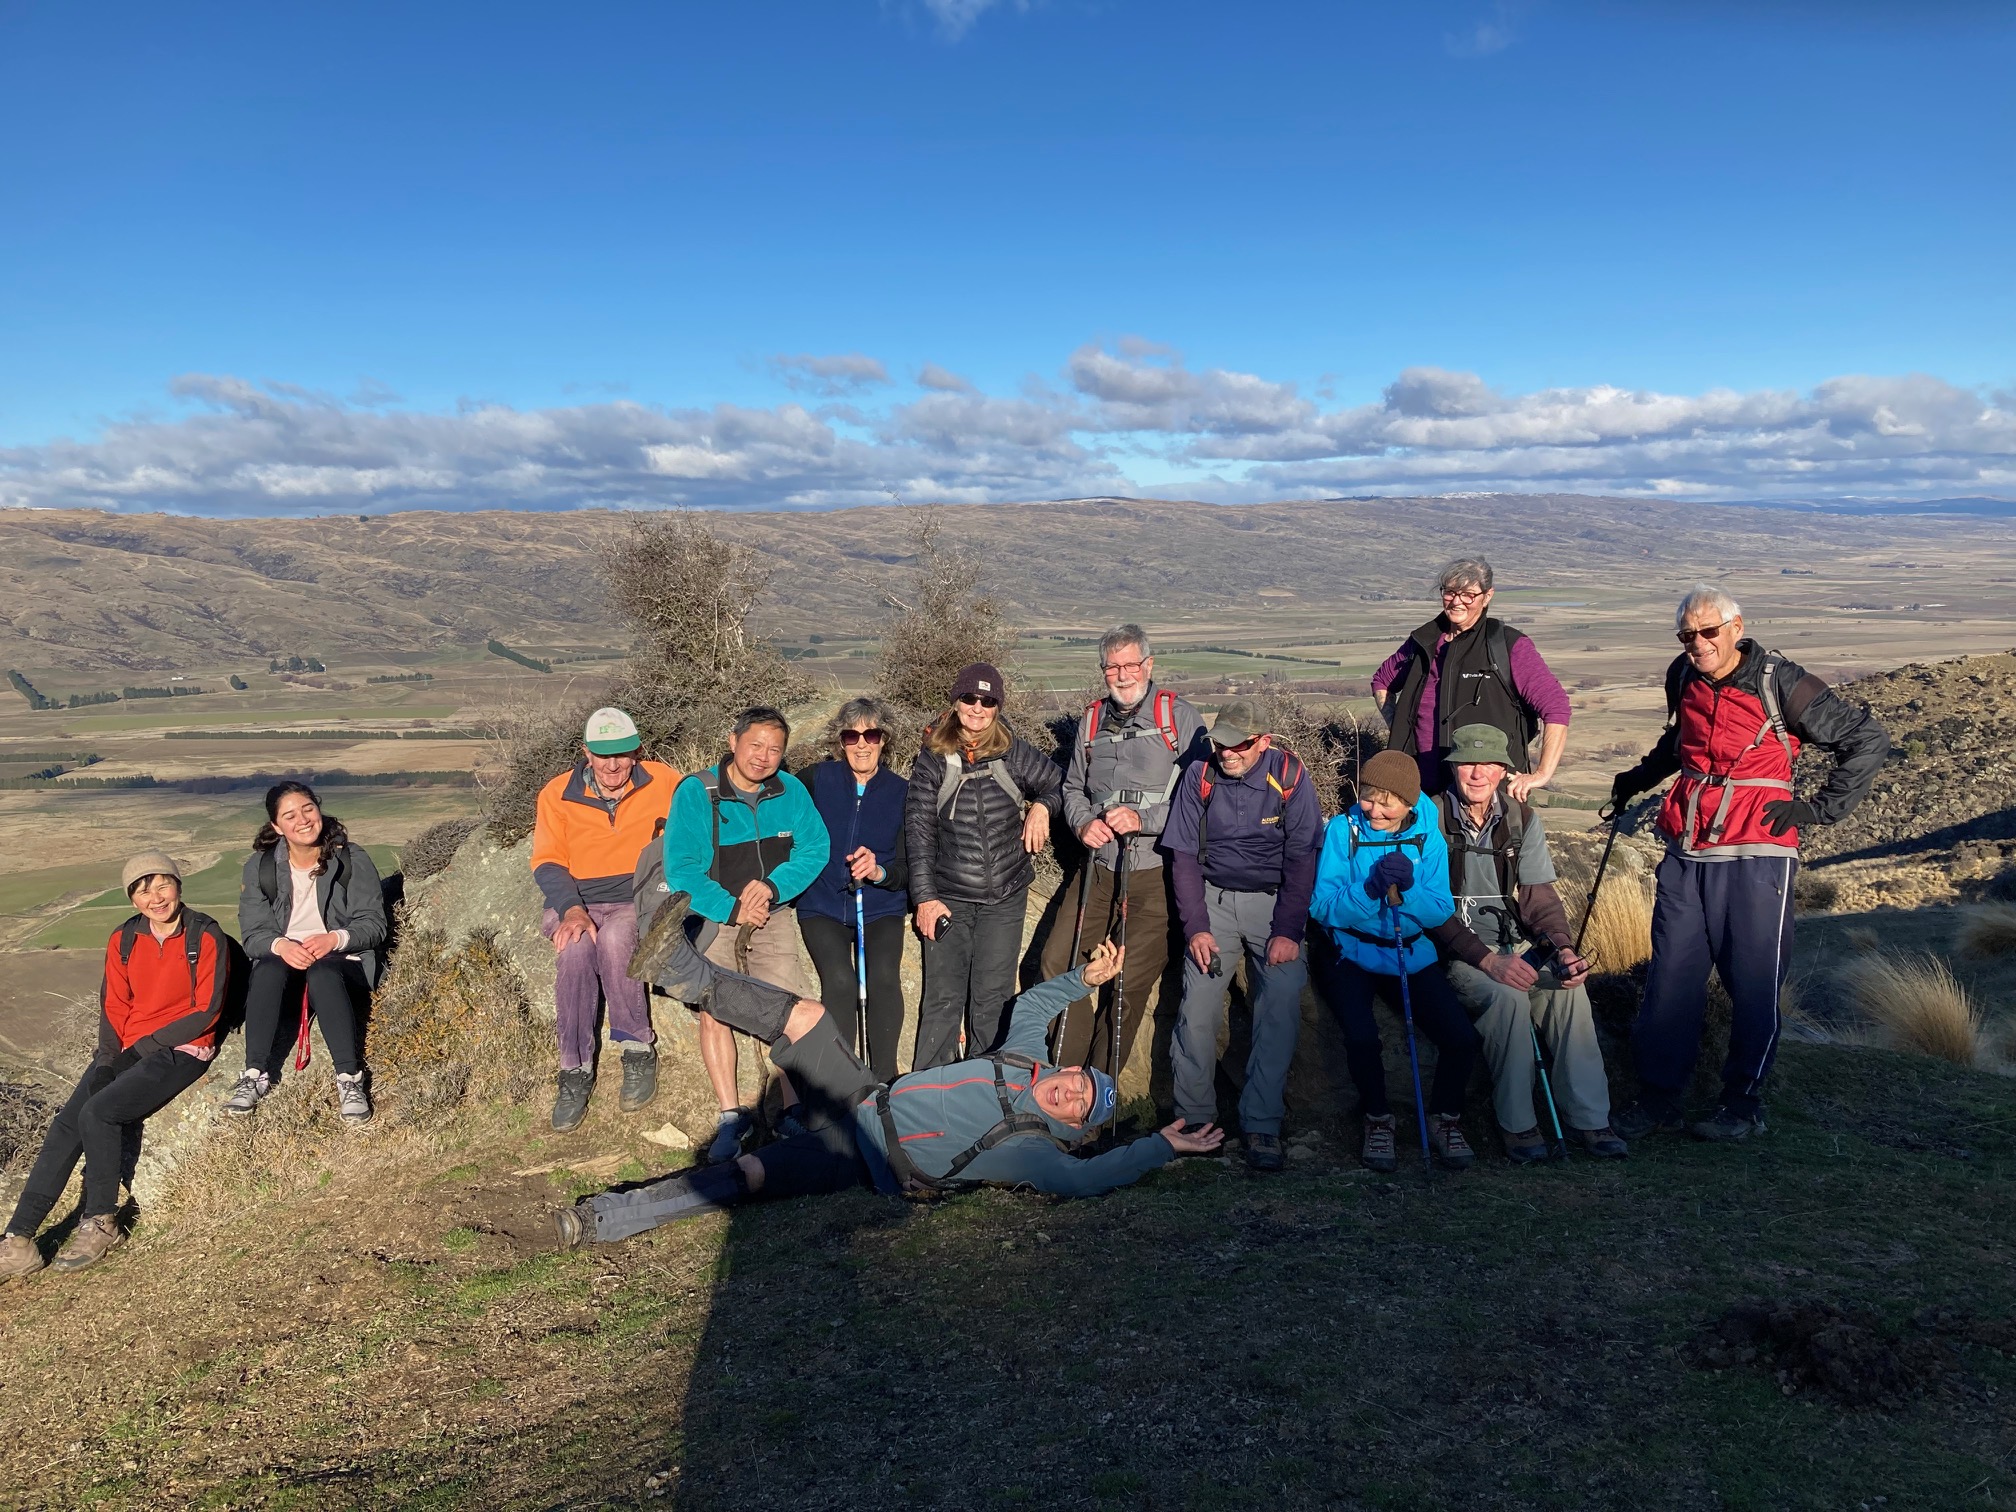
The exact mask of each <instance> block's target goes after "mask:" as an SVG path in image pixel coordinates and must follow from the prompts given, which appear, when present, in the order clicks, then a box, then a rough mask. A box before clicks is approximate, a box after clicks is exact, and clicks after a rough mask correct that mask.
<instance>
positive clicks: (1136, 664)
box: [1102, 660, 1148, 678]
mask: <svg viewBox="0 0 2016 1512" xmlns="http://www.w3.org/2000/svg"><path fill="white" fill-rule="evenodd" d="M1147 666H1148V663H1147V662H1146V661H1145V660H1143V661H1131V662H1108V663H1106V665H1105V667H1104V668H1103V669H1102V670H1103V671H1104V672H1105V673H1106V675H1107V676H1108V677H1109V678H1112V677H1133V676H1135V675H1136V674H1138V673H1140V672H1142V671H1144V670H1145V669H1146V668H1147Z"/></svg>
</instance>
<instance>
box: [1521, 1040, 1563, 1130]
mask: <svg viewBox="0 0 2016 1512" xmlns="http://www.w3.org/2000/svg"><path fill="white" fill-rule="evenodd" d="M1526 1032H1527V1034H1529V1035H1531V1036H1532V1039H1533V1064H1534V1065H1536V1066H1538V1067H1539V1068H1540V1090H1541V1091H1542V1092H1544V1093H1546V1094H1547V1118H1548V1121H1549V1122H1550V1123H1552V1124H1553V1126H1554V1148H1553V1149H1551V1150H1549V1151H1548V1152H1547V1153H1548V1158H1549V1159H1553V1160H1559V1159H1560V1158H1561V1157H1562V1156H1564V1155H1566V1154H1567V1153H1568V1141H1567V1140H1566V1139H1564V1138H1562V1136H1561V1110H1560V1109H1559V1108H1557V1107H1555V1106H1554V1084H1553V1083H1552V1082H1550V1081H1549V1080H1548V1079H1547V1057H1546V1056H1544V1055H1542V1054H1541V1053H1540V1031H1539V1030H1538V1029H1535V1028H1534V1027H1533V1022H1532V1020H1531V1019H1528V1020H1527V1022H1526Z"/></svg>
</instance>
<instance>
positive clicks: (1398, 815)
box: [1309, 751, 1482, 1171]
mask: <svg viewBox="0 0 2016 1512" xmlns="http://www.w3.org/2000/svg"><path fill="white" fill-rule="evenodd" d="M1358 788H1359V798H1358V803H1357V805H1356V806H1355V807H1353V808H1352V809H1351V810H1350V811H1349V812H1347V813H1344V814H1340V815H1338V816H1337V818H1335V819H1333V820H1331V822H1330V828H1329V832H1328V834H1327V835H1326V836H1325V838H1324V841H1323V859H1322V860H1321V861H1320V862H1319V863H1318V864H1317V867H1316V892H1315V895H1314V896H1313V897H1312V898H1311V899H1310V901H1309V915H1310V917H1311V918H1313V919H1315V920H1316V922H1317V923H1319V924H1321V925H1322V926H1323V930H1324V935H1325V938H1326V940H1327V942H1328V945H1329V949H1327V950H1324V951H1320V952H1318V953H1317V958H1316V961H1315V963H1314V964H1316V966H1317V968H1318V969H1317V972H1316V979H1317V984H1318V987H1319V989H1320V990H1321V991H1322V993H1323V996H1324V997H1325V998H1326V999H1327V1000H1328V1001H1329V1004H1330V1008H1331V1011H1332V1012H1334V1013H1335V1014H1336V1015H1337V1020H1338V1023H1339V1025H1340V1026H1341V1027H1342V1028H1343V1031H1344V1048H1345V1062H1346V1064H1347V1065H1348V1066H1349V1067H1350V1070H1351V1080H1352V1083H1353V1084H1354V1085H1355V1086H1356V1087H1357V1089H1358V1106H1359V1112H1360V1113H1361V1114H1362V1115H1363V1116H1364V1120H1365V1143H1364V1148H1363V1152H1362V1155H1361V1158H1362V1159H1363V1160H1364V1162H1365V1164H1366V1165H1367V1166H1369V1167H1370V1168H1371V1169H1373V1170H1375V1171H1393V1170H1397V1169H1398V1168H1399V1163H1400V1162H1399V1150H1398V1147H1397V1145H1396V1143H1395V1140H1394V1130H1395V1120H1394V1117H1393V1107H1392V1104H1391V1102H1390V1101H1389V1100H1388V1099H1387V1096H1386V1063H1385V1059H1384V1057H1383V1056H1382V1055H1381V1053H1380V1047H1379V1025H1378V1023H1377V1022H1376V1021H1375V1020H1374V1019H1373V1017H1372V999H1373V997H1374V996H1375V995H1376V996H1379V997H1383V998H1385V999H1386V1002H1387V1004H1388V1006H1389V1007H1391V1008H1393V1009H1394V1010H1395V1011H1398V1010H1399V1008H1400V969H1401V965H1400V958H1401V953H1402V951H1403V949H1404V952H1405V955H1406V971H1407V991H1408V995H1409V997H1410V998H1411V999H1412V1003H1413V1009H1414V1023H1415V1025H1416V1027H1417V1028H1418V1029H1419V1031H1420V1032H1421V1033H1422V1034H1424V1035H1426V1036H1427V1038H1428V1039H1429V1040H1430V1041H1431V1042H1432V1043H1433V1044H1434V1046H1435V1049H1436V1052H1437V1053H1436V1057H1435V1083H1434V1086H1433V1088H1432V1089H1431V1090H1430V1091H1429V1094H1428V1143H1429V1147H1430V1148H1431V1149H1432V1150H1433V1152H1434V1154H1435V1158H1436V1159H1437V1160H1438V1161H1440V1162H1441V1163H1442V1164H1443V1165H1444V1166H1447V1167H1449V1168H1450V1169H1452V1170H1463V1169H1465V1168H1466V1167H1468V1166H1469V1165H1470V1163H1471V1162H1472V1161H1473V1160H1474V1159H1475V1158H1476V1156H1475V1154H1474V1153H1473V1152H1472V1150H1471V1148H1470V1143H1469V1141H1468V1140H1466V1139H1465V1138H1464V1137H1463V1127H1462V1123H1461V1119H1462V1113H1463V1094H1464V1091H1465V1089H1466V1088H1468V1086H1469V1085H1470V1072H1471V1069H1472V1068H1473V1067H1474V1066H1475V1065H1476V1064H1477V1056H1478V1053H1479V1051H1480V1050H1481V1048H1482V1042H1481V1041H1480V1040H1479V1039H1478V1036H1477V1031H1476V1029H1475V1028H1473V1027H1472V1026H1471V1023H1470V1019H1469V1016H1468V1015H1467V1014H1466V1013H1464V1011H1463V1006H1462V1004H1461V1003H1459V1002H1458V1001H1457V999H1456V994H1455V991H1454V990H1453V989H1452V988H1451V987H1450V985H1449V979H1448V977H1447V976H1445V975H1444V974H1443V971H1442V965H1441V962H1440V961H1439V960H1437V958H1436V950H1435V939H1434V938H1433V936H1434V935H1437V934H1440V933H1441V932H1443V931H1444V930H1445V929H1446V928H1447V926H1449V925H1450V923H1451V921H1452V920H1453V919H1454V918H1455V911H1456V906H1455V903H1454V901H1453V900H1452V899H1451V897H1450V895H1449V847H1448V843H1447V842H1446V841H1445V840H1444V839H1443V838H1442V824H1441V821H1440V819H1439V818H1438V817H1437V815H1436V812H1435V805H1434V802H1433V800H1431V799H1427V798H1424V797H1422V795H1421V777H1420V773H1419V770H1418V769H1417V767H1416V765H1415V762H1414V759H1413V758H1412V757H1411V756H1406V755H1403V754H1402V753H1400V752H1398V751H1381V752H1380V753H1379V754H1378V755H1377V756H1374V757H1373V758H1372V759H1371V760H1370V761H1368V762H1366V763H1365V766H1364V770H1363V772H1362V773H1361V775H1360V777H1359V780H1358ZM1396 899H1397V903H1396V901H1395V900H1396ZM1396 925H1397V933H1398V936H1399V938H1398V940H1397V941H1396V939H1395V933H1396Z"/></svg>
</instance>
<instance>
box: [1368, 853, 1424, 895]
mask: <svg viewBox="0 0 2016 1512" xmlns="http://www.w3.org/2000/svg"><path fill="white" fill-rule="evenodd" d="M1413 885H1414V863H1413V862H1412V861H1409V860H1408V859H1407V858H1406V857H1405V856H1403V855H1401V854H1400V852H1398V851H1392V852H1389V853H1388V854H1386V855H1384V856H1381V857H1380V858H1379V859H1378V860H1377V861H1375V862H1373V863H1372V870H1371V871H1370V872H1369V873H1368V874H1367V875H1366V877H1365V896H1366V897H1368V898H1370V899H1372V900H1373V901H1374V902H1375V903H1376V902H1378V901H1379V900H1380V899H1381V898H1383V897H1385V896H1386V894H1387V893H1388V892H1389V891H1390V890H1392V889H1393V888H1396V887H1397V888H1399V889H1400V891H1401V892H1403V893H1404V892H1405V891H1407V889H1408V888H1410V887H1412V886H1413Z"/></svg>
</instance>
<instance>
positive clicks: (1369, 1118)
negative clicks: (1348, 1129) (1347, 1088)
mask: <svg viewBox="0 0 2016 1512" xmlns="http://www.w3.org/2000/svg"><path fill="white" fill-rule="evenodd" d="M1358 1159H1359V1160H1360V1161H1361V1162H1363V1163H1364V1166H1365V1169H1366V1170H1368V1171H1383V1172H1384V1173H1386V1174H1387V1175H1389V1176H1390V1175H1392V1174H1393V1173H1394V1172H1395V1171H1397V1170H1399V1169H1400V1147H1399V1146H1398V1145H1397V1144H1395V1143H1394V1142H1393V1115H1392V1114H1391V1113H1367V1114H1366V1115H1365V1144H1364V1147H1363V1148H1362V1149H1360V1150H1359V1151H1358Z"/></svg>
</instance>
